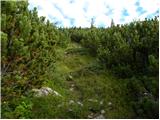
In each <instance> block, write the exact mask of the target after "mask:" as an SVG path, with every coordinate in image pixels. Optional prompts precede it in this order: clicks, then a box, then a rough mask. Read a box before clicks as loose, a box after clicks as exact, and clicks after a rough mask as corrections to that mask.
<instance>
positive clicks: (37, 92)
mask: <svg viewBox="0 0 160 120" xmlns="http://www.w3.org/2000/svg"><path fill="white" fill-rule="evenodd" d="M32 91H33V92H34V93H35V94H34V95H35V97H42V96H47V95H49V94H52V95H56V96H61V97H62V95H60V94H59V93H58V92H57V91H54V90H52V89H51V88H49V87H42V88H40V89H32Z"/></svg>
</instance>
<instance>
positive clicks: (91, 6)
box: [28, 0, 160, 27]
mask: <svg viewBox="0 0 160 120" xmlns="http://www.w3.org/2000/svg"><path fill="white" fill-rule="evenodd" d="M159 6H160V3H159V0H29V7H28V8H29V9H30V10H32V9H33V8H34V7H37V10H38V16H45V17H46V19H49V20H50V21H51V22H52V23H57V26H58V27H90V26H91V19H92V18H93V20H94V26H96V27H109V26H110V25H111V20H112V19H113V21H114V23H115V24H126V23H129V22H132V21H134V20H144V19H145V18H149V19H150V18H154V16H157V15H159Z"/></svg>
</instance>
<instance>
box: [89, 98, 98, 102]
mask: <svg viewBox="0 0 160 120" xmlns="http://www.w3.org/2000/svg"><path fill="white" fill-rule="evenodd" d="M88 101H90V102H98V100H96V99H88Z"/></svg>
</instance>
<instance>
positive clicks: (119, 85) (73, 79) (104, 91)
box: [33, 43, 134, 118]
mask: <svg viewBox="0 0 160 120" xmlns="http://www.w3.org/2000/svg"><path fill="white" fill-rule="evenodd" d="M57 54H59V56H60V57H59V58H58V59H59V60H58V62H57V63H56V70H55V73H54V75H53V77H52V80H49V81H48V82H46V83H44V86H49V87H51V88H53V89H54V90H56V91H58V92H59V93H60V94H61V95H62V96H63V97H62V98H58V97H55V96H48V97H46V98H35V99H34V100H33V101H34V109H33V116H34V117H33V118H97V117H99V118H133V117H134V112H133V110H132V108H131V106H130V105H129V103H128V101H129V98H128V96H127V94H128V93H127V90H126V87H127V86H126V83H125V82H124V80H117V79H116V78H115V77H113V76H111V75H109V73H108V72H104V71H100V70H99V69H97V68H98V67H97V66H96V65H97V64H96V59H95V58H94V57H92V56H90V55H89V54H88V52H87V51H86V50H85V49H84V48H83V47H81V46H80V45H79V44H76V43H70V44H69V46H68V47H67V48H66V49H62V48H58V49H57ZM95 71H96V72H95Z"/></svg>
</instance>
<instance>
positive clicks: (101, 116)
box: [94, 115, 105, 119]
mask: <svg viewBox="0 0 160 120" xmlns="http://www.w3.org/2000/svg"><path fill="white" fill-rule="evenodd" d="M94 119H105V117H104V116H103V115H99V116H97V117H95V118H94Z"/></svg>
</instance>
